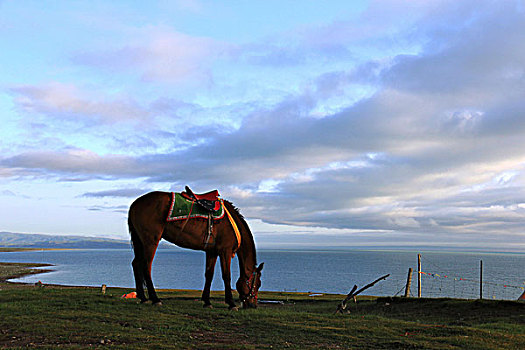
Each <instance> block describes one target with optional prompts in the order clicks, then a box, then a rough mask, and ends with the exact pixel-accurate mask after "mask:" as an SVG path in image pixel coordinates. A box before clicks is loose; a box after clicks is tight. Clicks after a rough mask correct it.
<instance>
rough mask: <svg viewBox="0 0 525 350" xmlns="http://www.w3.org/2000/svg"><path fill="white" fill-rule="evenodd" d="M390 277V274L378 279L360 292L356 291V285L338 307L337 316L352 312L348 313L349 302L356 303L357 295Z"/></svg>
mask: <svg viewBox="0 0 525 350" xmlns="http://www.w3.org/2000/svg"><path fill="white" fill-rule="evenodd" d="M388 276H390V274H388V275H384V276H381V277H379V278H378V279H376V280H375V281H374V282H371V283H368V284H367V285H366V286H364V287H363V288H361V289H359V290H358V291H356V289H357V285H354V287H353V288H352V290H351V291H350V293H348V295H347V296H346V298H345V299H344V300H343V301H342V302H341V303H340V304H339V305H338V306H337V310H335V313H336V314H342V313H345V312H346V313H348V312H350V311H348V310H347V309H346V303H347V302H348V300H350V299H354V301H356V299H355V297H356V295H357V294H359V293H361V292H362V291H364V290H367V289H368V288H370V287H372V286H373V285H374V284H376V283H377V282H379V281H381V280H384V279H386V278H387V277H388Z"/></svg>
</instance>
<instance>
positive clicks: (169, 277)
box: [0, 249, 525, 299]
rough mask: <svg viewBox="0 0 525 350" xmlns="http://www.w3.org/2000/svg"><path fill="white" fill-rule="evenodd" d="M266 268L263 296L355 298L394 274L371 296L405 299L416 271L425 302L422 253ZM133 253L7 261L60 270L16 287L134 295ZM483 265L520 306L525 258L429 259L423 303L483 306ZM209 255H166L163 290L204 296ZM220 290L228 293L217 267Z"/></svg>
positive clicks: (369, 254) (322, 255) (324, 254)
mask: <svg viewBox="0 0 525 350" xmlns="http://www.w3.org/2000/svg"><path fill="white" fill-rule="evenodd" d="M257 256H258V260H259V262H265V265H264V270H263V276H262V283H263V284H262V287H261V290H266V291H299V292H310V293H339V294H347V293H348V292H349V290H350V289H351V288H352V286H353V285H354V284H356V285H357V286H358V287H362V286H364V285H366V284H368V283H370V282H372V281H373V280H375V279H377V278H379V277H381V276H383V275H386V274H390V277H388V278H387V279H386V280H384V281H381V282H379V283H377V284H376V285H375V286H374V287H372V288H370V289H368V290H367V291H366V292H365V293H364V294H368V295H379V296H392V295H396V294H397V295H403V293H404V287H405V284H406V280H407V273H408V269H409V268H410V267H412V268H413V270H414V274H413V277H412V294H413V295H414V294H415V295H417V272H416V271H417V253H416V252H406V251H360V250H349V251H315V252H312V251H293V252H290V251H271V250H266V251H265V250H260V251H258V255H257ZM132 259H133V252H132V251H131V250H130V249H129V250H128V249H113V250H110V249H108V250H62V251H45V250H44V251H31V252H1V253H0V261H2V262H34V263H47V264H52V265H54V266H53V267H52V269H53V270H54V271H53V272H50V273H45V274H37V275H31V276H26V277H23V278H20V279H16V280H12V281H16V282H26V283H35V282H37V281H42V283H44V284H46V283H48V284H61V285H85V286H101V285H102V284H106V285H107V286H108V287H126V288H130V289H133V288H134V280H133V272H132V269H131V260H132ZM480 260H483V282H484V283H483V297H484V298H486V299H493V298H494V299H517V298H518V297H519V296H520V295H521V294H522V293H523V291H524V287H525V272H524V269H523V266H525V254H519V253H517V254H514V253H513V254H510V253H498V254H487V253H442V252H439V253H436V252H423V253H422V269H421V270H422V271H423V272H425V274H422V276H421V277H422V296H423V297H455V298H466V299H475V298H478V297H479V289H480V287H479V285H480V283H479V279H480ZM204 261H205V254H204V253H203V252H195V251H190V250H179V249H159V250H158V251H157V255H156V257H155V260H154V262H153V282H154V284H155V286H156V287H157V288H175V289H202V287H203V285H204ZM232 269H233V271H232V282H233V283H232V284H233V285H234V284H235V281H236V280H237V278H238V276H239V272H238V270H239V268H238V263H237V258H235V259H234V260H233V261H232ZM212 289H214V290H222V289H223V284H222V279H221V277H220V267H219V264H217V267H216V271H215V277H214V282H213V285H212Z"/></svg>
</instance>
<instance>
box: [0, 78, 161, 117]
mask: <svg viewBox="0 0 525 350" xmlns="http://www.w3.org/2000/svg"><path fill="white" fill-rule="evenodd" d="M10 92H11V94H12V95H14V103H15V104H16V106H17V107H18V109H19V110H20V111H21V112H22V113H24V114H29V115H39V114H41V115H45V116H47V117H49V118H54V119H59V120H67V121H70V122H78V123H81V124H87V125H98V124H114V123H117V122H124V121H125V122H130V121H131V122H133V121H140V120H146V119H148V118H150V117H151V113H150V112H149V111H147V110H146V109H144V108H142V107H141V106H139V105H138V104H137V103H136V102H135V101H133V100H131V99H129V98H116V99H111V98H107V97H102V96H97V95H94V94H88V93H86V92H83V91H81V90H80V89H79V88H78V87H76V86H75V85H72V84H63V83H59V82H52V83H49V84H47V85H42V86H32V85H24V86H17V87H12V88H11V89H10Z"/></svg>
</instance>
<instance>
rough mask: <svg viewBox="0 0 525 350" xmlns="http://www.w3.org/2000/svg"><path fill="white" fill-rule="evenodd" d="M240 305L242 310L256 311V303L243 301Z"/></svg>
mask: <svg viewBox="0 0 525 350" xmlns="http://www.w3.org/2000/svg"><path fill="white" fill-rule="evenodd" d="M241 304H242V308H243V309H257V303H251V302H248V301H243V302H242V303H241Z"/></svg>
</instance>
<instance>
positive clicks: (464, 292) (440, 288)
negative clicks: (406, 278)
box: [398, 255, 525, 300]
mask: <svg viewBox="0 0 525 350" xmlns="http://www.w3.org/2000/svg"><path fill="white" fill-rule="evenodd" d="M421 266H422V268H421V271H419V274H420V275H421V296H422V297H429V298H441V297H451V298H460V299H479V298H483V299H507V300H516V299H518V298H519V297H520V296H521V295H522V293H523V292H524V291H525V281H524V280H521V283H520V278H521V277H520V276H505V275H504V274H501V273H500V274H498V273H494V272H492V273H490V274H484V273H483V264H482V262H481V261H479V262H478V266H475V265H474V266H471V267H470V268H466V267H465V266H461V268H459V267H457V268H454V267H451V266H450V265H449V266H443V264H442V263H440V262H438V261H435V260H433V259H431V258H429V257H426V256H425V255H421ZM486 267H487V266H485V268H486ZM454 270H456V271H454ZM458 270H460V271H459V272H458ZM414 275H415V279H414V278H413V280H412V289H411V292H410V295H411V296H417V288H418V287H417V275H418V271H417V270H415V274H414ZM414 282H415V283H414ZM404 290H405V289H404V288H402V292H404ZM400 292H401V291H400ZM398 293H399V292H398Z"/></svg>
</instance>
